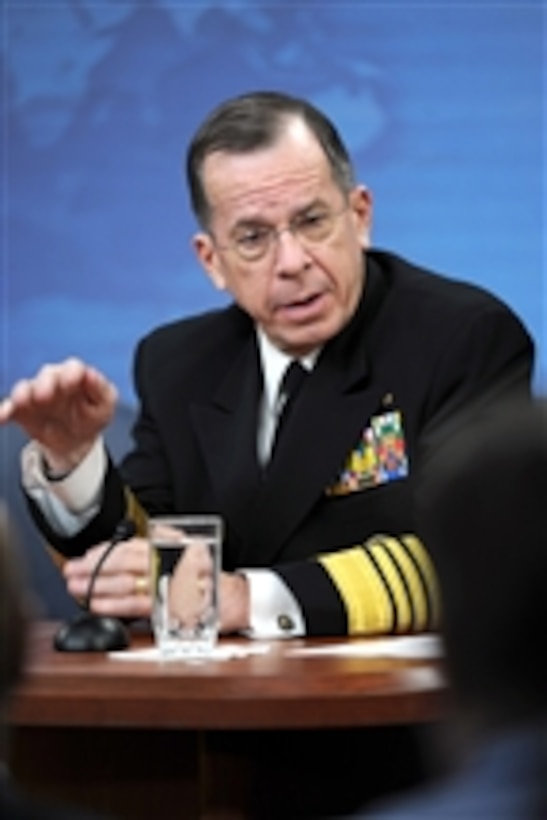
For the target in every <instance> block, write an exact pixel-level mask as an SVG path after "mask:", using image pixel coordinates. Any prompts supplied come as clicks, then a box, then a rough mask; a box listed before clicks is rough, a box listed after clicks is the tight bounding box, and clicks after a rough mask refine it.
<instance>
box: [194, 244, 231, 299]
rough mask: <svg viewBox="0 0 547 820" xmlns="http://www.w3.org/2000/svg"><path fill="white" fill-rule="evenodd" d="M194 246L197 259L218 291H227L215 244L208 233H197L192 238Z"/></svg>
mask: <svg viewBox="0 0 547 820" xmlns="http://www.w3.org/2000/svg"><path fill="white" fill-rule="evenodd" d="M192 245H193V248H194V251H195V253H196V256H197V258H198V259H199V261H200V264H201V266H202V268H203V269H204V271H205V272H206V274H207V276H208V277H209V279H210V280H211V282H212V283H213V285H214V286H215V287H216V288H218V290H226V279H225V278H224V274H223V272H222V266H221V264H220V259H219V258H218V253H217V251H216V248H215V244H214V242H213V240H212V239H211V237H210V236H209V234H208V233H197V234H195V235H194V236H193V238H192Z"/></svg>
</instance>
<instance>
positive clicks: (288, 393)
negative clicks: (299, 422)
mask: <svg viewBox="0 0 547 820" xmlns="http://www.w3.org/2000/svg"><path fill="white" fill-rule="evenodd" d="M307 375H308V371H307V370H306V368H305V367H302V365H301V364H300V362H299V361H298V359H294V360H293V361H292V362H291V363H290V365H289V366H288V367H287V369H286V370H285V374H284V376H283V378H282V379H281V384H280V386H279V397H278V408H279V410H278V418H277V425H276V428H275V434H274V440H273V442H272V447H271V451H270V461H271V460H272V458H273V455H274V452H275V450H276V448H277V447H278V446H279V439H280V437H281V433H282V431H283V427H284V426H285V424H286V421H287V416H288V414H289V412H290V409H291V407H292V405H293V403H294V400H295V397H296V395H297V393H298V391H299V390H300V388H301V387H302V385H303V383H304V381H305V379H306V376H307Z"/></svg>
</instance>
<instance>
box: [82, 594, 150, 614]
mask: <svg viewBox="0 0 547 820" xmlns="http://www.w3.org/2000/svg"><path fill="white" fill-rule="evenodd" d="M91 610H92V611H93V612H95V613H96V614H97V615H110V616H112V617H115V618H148V617H149V616H150V612H151V610H152V601H151V598H150V596H149V595H127V596H124V597H120V598H109V597H102V598H99V597H97V598H95V597H94V598H92V600H91Z"/></svg>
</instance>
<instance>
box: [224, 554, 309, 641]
mask: <svg viewBox="0 0 547 820" xmlns="http://www.w3.org/2000/svg"><path fill="white" fill-rule="evenodd" d="M238 571H239V572H241V574H242V575H245V577H246V578H247V580H248V582H249V594H250V601H251V604H250V606H251V612H250V621H251V627H250V629H248V630H246V631H245V634H246V635H247V636H248V637H250V638H259V639H267V638H298V637H302V636H303V635H305V634H306V626H305V623H304V617H303V615H302V610H301V609H300V605H299V604H298V601H297V600H296V598H295V597H294V595H293V594H292V592H291V591H290V590H289V588H288V586H287V585H286V584H285V582H284V581H283V580H282V579H281V578H280V577H279V575H276V573H275V572H273V571H271V570H268V569H243V570H238Z"/></svg>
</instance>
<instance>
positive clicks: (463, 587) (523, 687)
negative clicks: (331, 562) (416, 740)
mask: <svg viewBox="0 0 547 820" xmlns="http://www.w3.org/2000/svg"><path fill="white" fill-rule="evenodd" d="M417 496H418V498H417V502H418V503H417V509H418V516H419V528H420V532H421V535H422V537H423V538H424V540H425V543H426V544H427V545H428V548H429V549H430V551H431V554H432V557H433V559H434V561H435V563H436V567H437V570H438V574H439V580H440V584H441V590H442V593H441V594H442V600H443V634H444V638H445V644H446V656H447V657H446V664H447V671H448V674H449V676H450V681H451V684H452V688H453V693H454V698H455V702H456V705H457V706H458V708H459V709H460V710H461V711H462V713H463V714H464V715H465V716H467V718H469V719H470V721H471V722H472V725H473V726H474V727H475V728H476V729H486V730H488V729H495V728H500V727H501V726H502V725H504V724H509V723H516V722H520V721H527V720H529V719H532V718H534V717H536V716H539V715H545V714H546V712H547V652H546V651H545V637H546V631H547V401H546V400H545V399H542V400H539V399H538V400H536V401H535V402H533V403H531V402H526V403H524V402H518V403H517V402H513V403H511V404H506V405H504V406H501V407H499V409H498V410H497V411H495V412H494V413H492V412H491V411H489V413H488V415H486V414H477V415H476V416H475V417H473V418H471V419H467V420H466V423H465V424H462V426H461V427H460V429H459V431H458V432H455V433H454V432H453V433H452V434H451V435H450V437H448V438H447V440H446V441H445V442H443V443H442V444H441V445H439V446H438V447H437V448H436V450H435V452H434V453H433V454H432V455H430V457H429V459H428V460H427V462H426V467H425V469H424V472H423V476H422V479H421V481H420V483H419V485H418V493H417Z"/></svg>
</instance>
